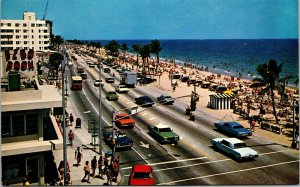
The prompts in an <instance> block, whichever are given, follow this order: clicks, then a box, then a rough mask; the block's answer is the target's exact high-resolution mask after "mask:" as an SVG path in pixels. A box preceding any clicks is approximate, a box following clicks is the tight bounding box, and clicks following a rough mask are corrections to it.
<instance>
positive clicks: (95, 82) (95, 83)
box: [94, 79, 104, 87]
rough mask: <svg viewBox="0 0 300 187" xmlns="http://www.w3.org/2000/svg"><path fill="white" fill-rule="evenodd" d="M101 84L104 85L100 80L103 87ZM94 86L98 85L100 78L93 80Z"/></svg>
mask: <svg viewBox="0 0 300 187" xmlns="http://www.w3.org/2000/svg"><path fill="white" fill-rule="evenodd" d="M103 85H104V83H103V82H102V80H101V86H102V87H103ZM94 86H95V87H100V80H99V79H96V80H94Z"/></svg>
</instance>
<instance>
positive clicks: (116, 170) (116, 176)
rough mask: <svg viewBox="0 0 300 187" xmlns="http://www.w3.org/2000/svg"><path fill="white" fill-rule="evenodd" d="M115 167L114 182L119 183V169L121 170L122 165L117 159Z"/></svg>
mask: <svg viewBox="0 0 300 187" xmlns="http://www.w3.org/2000/svg"><path fill="white" fill-rule="evenodd" d="M112 167H113V177H112V181H114V182H117V178H118V175H119V169H120V164H119V161H118V160H117V159H115V161H114V164H113V165H112Z"/></svg>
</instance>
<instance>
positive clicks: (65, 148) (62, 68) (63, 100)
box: [61, 45, 67, 185]
mask: <svg viewBox="0 0 300 187" xmlns="http://www.w3.org/2000/svg"><path fill="white" fill-rule="evenodd" d="M62 52H63V57H64V59H63V61H62V63H61V71H62V72H61V73H62V89H61V91H62V94H61V95H62V107H63V158H64V159H63V160H64V185H66V178H67V135H66V134H67V132H66V109H65V80H64V77H65V75H64V72H65V67H66V66H65V64H66V61H67V58H66V54H65V52H66V51H65V47H64V45H63V48H62Z"/></svg>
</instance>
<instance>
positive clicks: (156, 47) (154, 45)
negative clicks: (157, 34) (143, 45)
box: [150, 39, 163, 72]
mask: <svg viewBox="0 0 300 187" xmlns="http://www.w3.org/2000/svg"><path fill="white" fill-rule="evenodd" d="M150 47H151V53H154V54H155V55H156V67H155V72H157V68H158V64H159V53H160V51H161V50H162V49H163V48H162V47H161V46H160V41H159V40H156V39H155V40H152V41H151V44H150Z"/></svg>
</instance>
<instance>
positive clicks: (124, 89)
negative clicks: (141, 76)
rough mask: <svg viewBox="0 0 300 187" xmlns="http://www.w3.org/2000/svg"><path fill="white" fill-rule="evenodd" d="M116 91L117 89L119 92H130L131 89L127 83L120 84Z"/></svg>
mask: <svg viewBox="0 0 300 187" xmlns="http://www.w3.org/2000/svg"><path fill="white" fill-rule="evenodd" d="M116 91H117V92H118V93H128V92H129V89H128V88H127V87H126V85H124V84H120V85H119V86H118V87H117V88H116Z"/></svg>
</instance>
